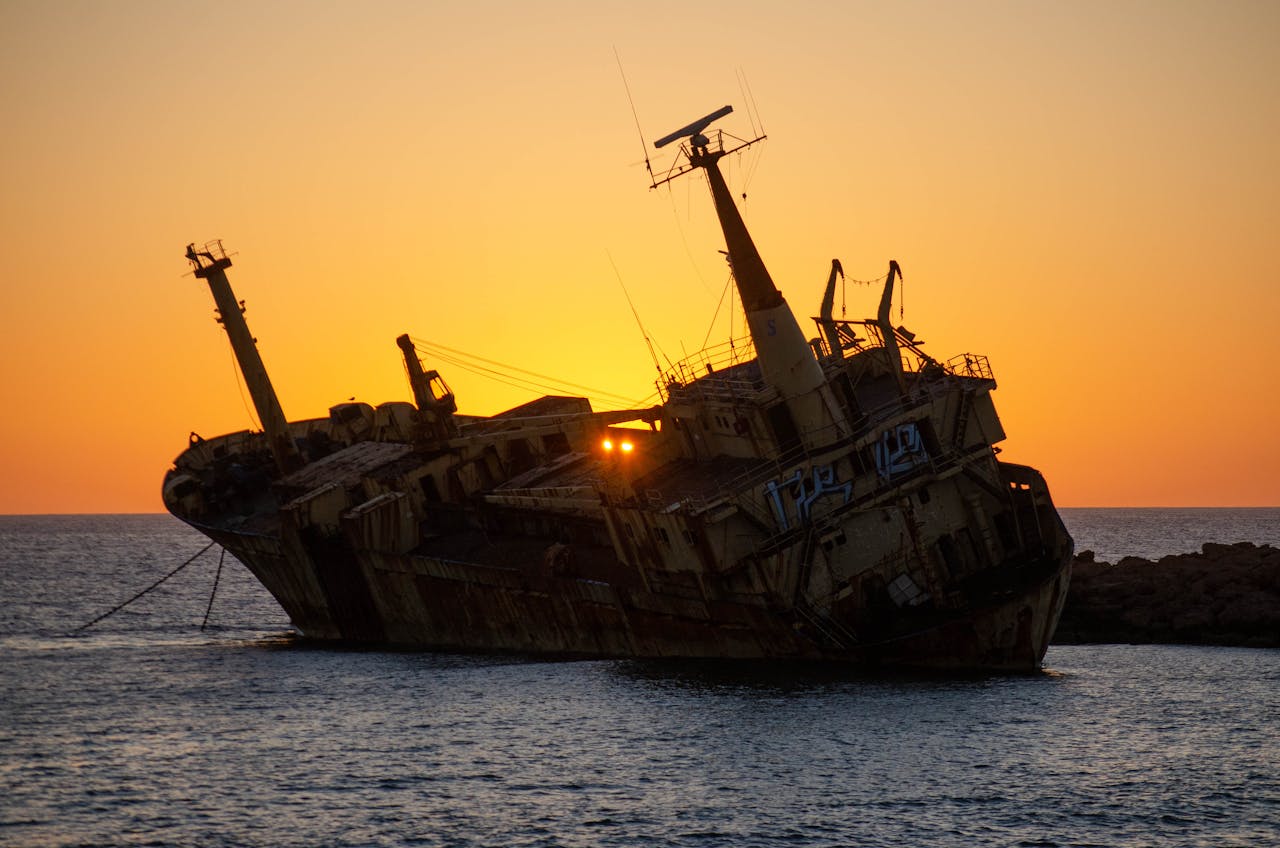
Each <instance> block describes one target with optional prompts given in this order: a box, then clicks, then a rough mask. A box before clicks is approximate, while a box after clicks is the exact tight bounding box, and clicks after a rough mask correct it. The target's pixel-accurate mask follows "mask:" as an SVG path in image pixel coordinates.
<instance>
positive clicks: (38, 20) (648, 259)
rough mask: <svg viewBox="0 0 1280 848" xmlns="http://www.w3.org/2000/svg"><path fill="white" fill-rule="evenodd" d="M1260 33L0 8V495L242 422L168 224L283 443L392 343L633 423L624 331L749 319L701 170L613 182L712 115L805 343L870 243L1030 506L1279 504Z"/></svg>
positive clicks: (1221, 23) (44, 5)
mask: <svg viewBox="0 0 1280 848" xmlns="http://www.w3.org/2000/svg"><path fill="white" fill-rule="evenodd" d="M1277 43H1280V4H1277V3H1275V2H1268V1H1267V0H1263V2H1243V1H1242V0H1236V1H1235V2H1231V1H1230V0H1228V2H1180V0H1163V2H1139V0H1120V2H1093V0H1081V2H1071V3H1048V2H973V3H952V2H911V1H910V0H908V1H907V2H894V3H861V2H829V3H827V2H803V1H801V2H792V3H787V4H781V3H776V2H740V3H735V4H690V3H668V2H651V3H646V4H643V5H640V4H631V3H610V2H603V0H590V2H581V1H580V0H560V2H554V0H553V2H543V3H517V2H466V3H451V2H385V0H383V1H382V2H379V0H372V2H361V3H355V2H350V3H333V2H306V3H293V2H234V0H233V1H232V2H218V3H203V2H182V0H169V2H143V0H121V2H74V0H61V2H46V1H45V0H42V1H41V2H28V0H0V114H2V115H3V125H4V130H3V132H0V330H2V332H0V385H3V387H4V389H5V390H6V395H7V396H8V398H9V401H8V403H7V404H6V407H5V413H4V415H3V416H0V513H74V512H159V511H162V510H163V505H162V502H161V497H160V487H161V483H162V480H163V477H164V473H165V471H166V469H167V468H169V466H170V465H171V463H172V460H173V458H174V457H175V456H176V455H177V454H178V453H179V452H181V450H182V449H183V448H184V447H185V445H186V443H187V438H188V434H189V433H190V432H192V431H195V432H199V433H201V434H203V435H205V436H211V435H215V434H219V433H223V432H230V431H235V430H242V429H245V428H250V427H254V428H256V426H257V425H256V422H255V420H254V419H253V417H252V415H251V413H250V412H249V410H248V408H247V404H246V401H245V399H244V395H243V393H242V389H241V387H240V383H239V380H238V377H237V374H236V371H235V368H234V364H233V360H232V358H231V353H230V348H229V345H228V343H227V340H226V336H225V333H224V332H223V330H222V329H221V328H220V327H219V326H218V325H217V324H216V323H215V322H214V320H213V314H212V310H213V302H212V298H211V297H210V294H209V291H208V289H207V287H205V285H204V283H203V281H200V280H197V279H195V278H193V277H191V276H190V275H188V273H187V272H188V264H187V262H186V260H185V259H184V258H183V252H184V249H185V246H186V245H187V244H188V243H189V242H198V243H203V242H205V241H208V240H210V239H222V240H223V243H224V244H225V246H226V247H227V249H228V250H229V251H233V252H234V256H233V263H234V264H233V267H232V268H231V269H230V271H229V278H230V280H231V283H232V285H233V287H234V288H235V291H236V295H237V297H239V298H242V299H244V300H245V301H246V304H247V309H248V311H247V313H246V317H247V319H248V321H249V325H250V328H251V330H252V331H253V333H254V335H255V336H256V337H257V338H258V341H259V349H260V351H261V353H262V356H263V359H264V360H265V362H266V365H267V368H268V370H269V371H270V374H271V377H272V380H273V382H274V384H275V387H276V390H277V392H278V394H279V396H280V401H281V404H282V406H283V407H284V410H285V412H286V414H287V415H288V416H289V417H290V418H291V419H297V418H311V417H320V416H324V415H326V414H327V409H328V407H329V406H331V405H332V404H335V403H339V402H342V401H345V400H347V398H349V397H355V398H356V399H358V400H363V401H367V402H370V403H373V404H375V405H376V404H377V403H381V402H383V401H388V400H409V399H410V398H411V393H410V391H409V388H408V385H407V383H406V381H405V376H404V367H403V364H402V361H401V359H400V354H399V351H398V349H397V348H396V345H395V338H396V336H398V335H399V334H401V333H405V332H407V333H409V334H410V335H412V336H414V337H416V338H421V339H424V340H428V341H430V342H432V343H434V344H438V345H444V346H446V347H450V348H454V349H457V350H462V351H467V352H469V353H472V354H475V355H478V356H482V357H485V358H487V359H489V360H491V361H495V362H501V363H510V364H514V365H516V366H518V367H520V368H523V369H527V370H529V371H533V372H537V373H540V374H547V375H555V376H557V377H559V378H561V379H563V380H565V381H570V382H573V383H576V384H579V385H582V386H589V387H593V388H595V389H598V390H601V391H602V392H608V393H610V394H611V395H613V396H618V395H620V396H622V397H624V398H634V399H635V400H636V402H637V403H646V402H652V400H653V398H652V393H653V390H654V380H655V377H656V371H655V367H654V364H653V362H652V360H651V359H650V355H649V351H648V349H647V347H646V343H645V338H644V336H645V335H646V334H647V336H648V337H649V338H650V339H652V341H653V342H654V344H655V346H656V347H657V349H658V350H659V351H660V356H663V357H665V358H668V359H671V360H676V359H679V358H681V357H682V356H684V355H685V354H691V353H693V352H695V351H696V350H698V349H699V348H701V347H702V346H703V342H704V340H706V339H710V343H713V344H714V343H717V342H722V341H725V340H726V339H727V338H728V336H729V333H730V332H731V330H732V329H734V328H736V329H737V331H738V332H741V329H742V319H741V316H740V315H739V316H737V317H731V316H730V310H728V309H726V308H724V307H723V306H719V303H720V296H721V293H722V291H723V288H724V284H725V281H726V269H725V265H724V260H723V258H722V256H721V255H720V254H719V252H718V251H719V250H721V249H722V248H723V246H724V245H723V240H722V238H721V236H720V234H719V230H718V228H717V227H716V224H715V219H714V213H713V209H712V206H711V201H710V197H709V194H708V192H707V188H706V185H705V180H704V179H703V178H702V176H701V175H695V176H694V177H693V178H684V179H681V180H679V181H677V182H675V183H672V184H671V185H669V186H667V187H664V188H660V189H657V190H651V189H650V188H649V179H648V176H647V174H646V173H645V168H644V164H643V162H644V158H645V156H646V155H648V156H649V157H650V158H651V160H652V162H653V165H654V167H655V168H665V167H668V166H669V165H670V164H671V156H670V154H669V153H667V152H666V151H655V150H654V149H653V148H652V145H651V142H652V141H653V140H654V139H656V138H659V137H660V136H662V135H665V134H666V133H667V132H669V131H671V130H673V129H675V128H677V127H679V126H682V125H684V124H686V123H688V122H689V121H691V120H693V119H695V118H698V117H700V116H702V115H704V114H706V113H708V112H711V111H712V110H714V109H716V108H719V107H720V106H722V105H724V104H726V103H728V104H732V105H734V107H735V110H736V111H735V112H734V114H732V115H730V116H728V117H727V118H725V119H723V120H722V121H720V122H719V123H718V124H717V126H719V127H721V128H723V129H724V130H725V131H727V132H730V133H733V134H734V135H737V136H741V137H751V136H752V135H753V133H754V132H755V131H756V130H757V129H759V128H761V127H762V128H763V132H764V133H765V134H766V135H767V136H768V138H767V139H766V140H765V141H763V142H761V143H760V144H758V145H755V146H753V147H752V148H750V149H749V150H748V151H746V152H745V153H743V154H735V155H733V156H731V157H728V158H726V160H725V161H724V163H723V170H724V171H725V173H726V177H727V178H728V180H729V184H730V187H731V188H732V189H733V190H734V192H735V193H736V194H738V195H741V194H746V198H745V200H743V201H742V203H741V206H742V209H743V214H744V217H745V219H746V221H747V223H748V226H749V227H750V228H751V231H752V233H753V236H754V238H755V241H756V244H757V246H758V247H759V248H760V252H761V254H762V255H763V257H764V260H765V262H766V264H767V265H768V267H769V269H770V271H771V273H772V276H773V278H774V280H775V282H776V283H777V285H778V287H779V288H780V289H782V291H783V293H784V295H785V296H786V298H787V300H788V302H789V303H790V304H791V306H792V308H793V309H794V310H795V312H796V313H797V316H798V317H799V318H800V320H801V323H802V326H804V327H806V328H809V327H811V326H812V324H811V322H809V321H808V318H809V316H811V315H814V314H816V312H817V309H818V304H819V301H820V299H821V296H822V289H823V286H824V284H825V281H826V277H827V271H828V269H829V267H830V260H831V259H832V258H833V257H836V258H839V259H840V260H841V263H842V265H843V267H844V269H845V271H846V272H847V273H848V275H849V276H850V277H851V278H854V279H864V280H866V279H873V278H876V277H880V276H881V275H883V274H884V272H885V269H886V267H887V264H888V261H889V260H890V259H896V260H897V261H898V262H899V263H900V265H901V267H902V269H903V273H904V278H905V284H904V288H903V290H902V292H901V297H900V298H899V300H898V301H897V302H895V307H894V315H895V319H896V318H897V316H898V314H899V309H901V311H902V314H903V319H902V320H903V322H904V323H905V324H906V325H907V326H908V327H909V328H911V329H912V330H913V331H914V332H916V333H917V334H918V336H919V337H920V338H922V339H924V340H925V342H926V349H927V350H929V351H931V352H932V354H933V355H934V356H935V357H936V358H938V359H941V360H946V359H948V358H950V357H951V356H953V355H955V354H959V353H965V352H973V353H979V354H984V355H986V356H988V357H989V358H990V361H991V364H992V367H993V369H994V372H995V376H996V379H997V381H998V383H999V388H998V389H997V391H996V393H995V395H994V397H995V400H996V404H997V409H998V410H999V412H1000V415H1001V418H1002V421H1003V423H1004V425H1005V429H1006V431H1007V432H1008V434H1009V435H1008V439H1007V440H1006V441H1005V442H1004V443H1002V445H1001V449H1002V454H1001V456H1002V458H1003V459H1007V460H1011V461H1015V462H1021V463H1025V464H1029V465H1033V466H1035V467H1037V468H1039V469H1040V470H1041V471H1042V472H1043V473H1044V474H1045V476H1046V478H1047V480H1048V482H1049V485H1050V489H1051V490H1052V492H1053V494H1054V497H1055V500H1056V502H1057V503H1058V504H1059V505H1060V506H1276V505H1280V437H1277V435H1276V431H1277V421H1280V378H1277V371H1276V368H1277V365H1278V364H1280V332H1277V319H1280V238H1277V234H1280V142H1278V141H1277V139H1280V51H1277V50H1276V49H1275V45H1276V44H1277ZM619 62H620V63H621V66H622V69H623V70H625V75H626V83H627V84H626V85H625V86H624V82H623V76H622V75H621V74H620V73H619ZM744 80H745V83H744ZM628 88H629V91H630V98H629V97H628ZM632 102H634V113H633V111H632V105H631V104H632ZM749 106H754V108H753V109H749V108H748V107H749ZM637 124H638V125H639V127H637ZM642 139H643V140H644V142H642ZM645 142H648V143H645ZM878 295H879V292H878V290H876V289H873V288H871V287H866V286H859V285H852V284H851V285H849V286H848V287H847V289H846V292H845V302H846V304H847V306H846V309H847V314H848V317H850V318H862V317H868V316H871V315H874V313H875V307H876V303H877V301H878ZM628 296H629V297H630V300H631V302H632V303H633V304H634V307H635V314H633V312H632V308H631V305H629V304H628ZM637 315H638V316H639V323H638V322H637V318H636V316H637ZM641 326H642V327H643V333H642V330H641ZM815 334H816V332H815ZM426 364H427V367H428V368H431V367H437V368H439V369H440V370H441V372H442V373H443V375H444V376H445V379H446V380H448V381H449V384H450V385H451V387H452V388H453V390H454V392H455V393H456V395H457V397H458V402H459V405H460V407H461V411H463V412H468V413H474V414H492V413H495V412H499V411H501V410H503V409H506V408H508V407H511V406H515V405H516V404H519V403H522V402H524V401H527V400H530V399H532V398H533V397H534V396H536V395H535V393H532V392H530V391H528V390H521V389H518V388H516V387H514V386H511V385H507V384H503V383H499V382H495V381H493V380H490V379H486V378H484V377H483V376H482V375H480V374H476V373H473V372H470V371H466V370H462V369H460V368H457V367H453V366H451V365H450V364H446V363H442V362H432V360H431V359H428V360H427V363H426ZM617 405H618V404H616V403H612V404H611V403H607V402H606V403H597V408H609V407H611V406H612V407H615V408H616V406H617Z"/></svg>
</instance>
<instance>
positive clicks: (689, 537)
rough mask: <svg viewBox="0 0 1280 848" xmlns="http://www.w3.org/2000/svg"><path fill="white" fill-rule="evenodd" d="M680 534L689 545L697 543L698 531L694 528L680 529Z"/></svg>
mask: <svg viewBox="0 0 1280 848" xmlns="http://www.w3.org/2000/svg"><path fill="white" fill-rule="evenodd" d="M680 535H681V536H683V537H684V543H685V544H686V545H688V546H689V547H693V546H694V545H696V544H698V533H697V531H696V530H681V531H680Z"/></svg>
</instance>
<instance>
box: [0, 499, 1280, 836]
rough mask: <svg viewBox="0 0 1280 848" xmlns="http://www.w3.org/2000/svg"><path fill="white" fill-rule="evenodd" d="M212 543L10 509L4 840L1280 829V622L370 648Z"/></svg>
mask: <svg viewBox="0 0 1280 848" xmlns="http://www.w3.org/2000/svg"><path fill="white" fill-rule="evenodd" d="M1064 516H1065V520H1066V522H1067V524H1068V526H1069V528H1070V529H1071V531H1072V534H1073V535H1074V536H1075V538H1076V540H1077V550H1086V549H1088V550H1093V551H1094V552H1095V554H1096V556H1097V558H1098V559H1105V560H1108V561H1113V562H1114V561H1116V560H1118V559H1120V558H1122V557H1124V556H1143V557H1147V558H1158V557H1159V556H1161V555H1164V554H1170V553H1182V552H1187V551H1194V550H1198V549H1199V548H1200V546H1201V545H1202V544H1204V543H1205V542H1224V543H1231V542H1240V541H1249V542H1254V543H1257V544H1264V543H1265V544H1272V545H1278V546H1280V509H1244V510H1237V509H1220V510H1218V509H1213V510H1205V509H1188V510H1168V509H1153V510H1121V509H1101V510H1092V509H1076V510H1065V511H1064ZM206 544H207V542H206V540H204V539H203V537H201V536H200V535H199V534H197V533H195V532H193V531H192V530H190V529H189V528H187V527H186V526H185V525H183V524H181V523H179V522H178V521H176V520H175V519H173V518H171V517H168V516H159V515H154V516H153V515H125V516H34V517H32V516H25V517H24V516H7V517H0V845H3V846H299V848H302V847H303V846H305V847H306V848H319V847H320V846H690V848H704V847H705V846H748V848H749V847H750V846H1215V848H1216V847H1217V846H1276V845H1280V651H1275V650H1261V649H1235V648H1206V647H1190V646H1135V645H1086V646H1057V645H1055V646H1053V647H1051V648H1050V650H1049V653H1048V655H1047V657H1046V658H1045V668H1044V670H1043V672H1042V673H1039V674H1035V675H1030V676H1016V677H1006V676H969V677H919V676H869V675H865V674H858V673H853V672H850V671H847V670H840V669H831V668H821V667H816V668H815V667H795V666H788V665H785V664H781V665H780V664H759V663H714V662H703V663H689V662H679V663H673V662H637V661H578V662H560V661H544V660H537V659H527V658H519V657H495V656H460V655H451V654H425V653H412V652H396V651H368V650H343V649H335V648H326V647H318V646H315V645H313V644H309V643H307V642H305V641H301V640H299V639H297V638H296V637H295V635H294V634H293V632H292V631H291V629H290V626H289V621H288V619H287V618H286V617H285V615H284V614H283V612H282V611H281V610H280V608H279V607H278V606H277V605H276V604H275V602H274V601H273V600H272V599H271V597H270V596H268V595H267V594H266V592H265V591H264V590H263V589H262V588H261V587H260V586H258V585H257V583H256V582H255V581H254V580H253V578H252V577H251V576H250V575H249V573H248V572H247V571H246V570H245V569H244V567H243V566H242V565H240V564H239V563H238V562H236V561H235V560H234V559H233V558H231V557H229V556H228V557H225V558H220V556H219V549H217V548H213V549H210V550H205V551H203V552H201V551H202V549H203V548H204V546H205V545H206ZM193 557H194V558H193ZM188 560H190V562H189V563H188V564H187V565H185V566H183V563H186V562H187V561H188ZM179 566H183V567H181V568H179ZM175 570H176V572H175ZM170 573H172V577H170V578H169V579H168V580H167V581H164V582H162V583H160V584H159V585H158V586H157V587H156V588H154V589H151V590H150V591H144V590H147V589H148V587H150V586H152V584H155V583H157V582H158V581H160V580H161V578H163V577H165V576H166V575H168V574H170ZM136 595H140V597H138V598H137V599H136V600H133V601H132V602H129V603H125V602H126V601H130V599H131V598H133V597H134V596H136ZM117 607H120V608H119V609H118V611H115V612H111V611H112V610H113V609H115V608H117ZM107 613H110V614H108V615H106V617H105V618H101V620H97V621H96V623H94V622H95V620H96V619H99V617H101V616H103V615H104V614H107ZM86 625H89V626H86Z"/></svg>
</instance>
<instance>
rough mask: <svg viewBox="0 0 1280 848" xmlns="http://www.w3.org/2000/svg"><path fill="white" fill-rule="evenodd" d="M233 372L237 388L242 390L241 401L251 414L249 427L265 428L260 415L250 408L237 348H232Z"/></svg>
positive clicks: (246, 411) (247, 412) (248, 413)
mask: <svg viewBox="0 0 1280 848" xmlns="http://www.w3.org/2000/svg"><path fill="white" fill-rule="evenodd" d="M231 373H233V374H235V375H236V388H237V389H239V390H240V403H241V404H243V405H244V411H245V413H246V414H247V415H248V416H249V429H250V430H252V429H254V427H257V429H259V430H265V429H266V428H265V427H263V426H262V423H261V422H260V421H258V416H256V415H254V414H253V411H252V410H250V409H249V401H247V400H245V397H244V381H243V380H241V379H240V363H238V362H236V350H235V348H231Z"/></svg>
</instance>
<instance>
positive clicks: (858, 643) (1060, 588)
mask: <svg viewBox="0 0 1280 848" xmlns="http://www.w3.org/2000/svg"><path fill="white" fill-rule="evenodd" d="M193 526H195V527H196V529H198V530H200V531H201V532H202V533H204V534H205V535H207V536H208V537H209V538H211V539H213V540H214V541H216V542H218V543H219V544H220V545H222V546H223V547H224V548H226V549H227V550H228V551H230V552H231V553H232V554H233V555H235V556H236V557H237V559H239V560H240V561H241V562H243V563H244V564H245V565H246V566H247V567H248V568H249V570H250V571H251V572H252V573H253V574H254V576H255V577H257V579H258V580H259V581H260V582H261V583H262V584H263V586H265V587H266V588H267V589H268V591H270V592H271V593H272V595H273V596H274V597H275V598H276V600H277V601H278V602H279V603H280V604H281V606H282V607H283V608H284V609H285V611H286V613H287V614H288V615H289V617H290V619H291V621H292V622H293V624H294V625H295V626H296V627H297V628H298V630H299V632H300V634H301V635H303V636H304V637H306V638H308V639H315V640H318V641H326V642H334V643H341V644H363V645H380V646H391V647H396V648H410V649H421V650H433V651H458V652H477V651H478V652H505V653H516V654H528V655H550V656H556V657H570V658H652V659H657V658H710V657H714V658H723V659H798V660H815V661H832V662H839V663H848V664H853V665H858V666H863V667H872V668H874V667H894V668H917V669H934V670H940V671H956V670H984V671H995V672H1012V673H1020V672H1030V671H1034V670H1036V669H1038V668H1039V667H1040V663H1041V661H1042V660H1043V658H1044V655H1045V651H1046V650H1047V649H1048V646H1049V641H1050V639H1051V637H1052V635H1053V632H1054V629H1055V627H1056V625H1057V621H1058V617H1059V615H1060V614H1061V611H1062V606H1063V603H1064V602H1065V600H1066V596H1067V587H1068V584H1069V581H1070V574H1071V571H1070V551H1069V550H1068V551H1067V553H1066V555H1065V557H1064V556H1063V555H1061V554H1060V555H1058V556H1056V557H1045V558H1042V559H1041V560H1038V561H1033V562H1029V563H1026V564H1025V565H1024V566H1022V567H1021V569H1020V578H1019V580H1018V583H1017V585H1009V586H1006V589H1005V591H1004V592H1003V593H1001V594H1002V596H1003V597H999V598H992V599H990V600H988V601H987V603H986V604H985V605H983V606H981V607H974V608H969V609H964V610H957V611H952V612H949V613H942V614H939V613H934V612H928V611H925V612H923V613H922V614H920V615H917V616H913V617H907V616H903V615H901V614H898V615H894V616H893V617H892V619H891V620H880V621H877V620H875V617H874V616H865V617H863V618H862V619H860V620H859V619H854V620H848V621H845V622H843V623H840V622H837V621H835V620H833V619H831V618H830V617H829V616H822V617H818V616H815V615H814V614H813V613H811V612H810V613H808V614H806V613H805V612H801V611H800V610H798V609H791V610H787V609H784V608H779V607H778V606H776V605H772V604H768V603H765V602H764V600H763V599H761V598H754V599H751V600H750V601H743V600H732V599H714V598H709V597H707V596H705V595H703V594H702V593H688V594H687V595H686V596H679V595H673V594H670V593H662V594H659V593H655V592H652V591H648V590H646V589H644V588H643V587H642V586H636V587H630V588H627V587H620V586H615V585H611V584H609V583H605V582H603V581H600V580H593V579H588V578H580V577H571V576H556V575H550V574H546V573H545V569H543V568H541V567H540V564H539V563H528V564H525V567H519V566H514V565H513V566H508V567H503V566H486V565H480V564H475V563H464V562H457V561H449V560H442V559H438V558H433V557H424V556H416V555H411V554H393V553H385V552H373V551H361V552H359V553H357V552H356V551H355V550H354V549H352V548H351V546H350V545H349V544H346V543H345V542H344V541H342V540H338V539H332V538H331V539H329V540H326V541H324V542H319V541H317V540H312V541H310V542H305V543H302V544H303V550H296V549H295V550H293V551H290V550H289V545H288V544H287V543H286V542H284V541H283V540H282V539H281V538H279V537H273V536H267V535H249V534H244V533H238V532H235V531H229V530H225V529H221V530H220V529H217V528H215V527H211V526H208V525H200V524H194V523H193ZM323 549H327V551H328V554H327V555H326V554H324V553H322V552H321V551H322V550H323Z"/></svg>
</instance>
